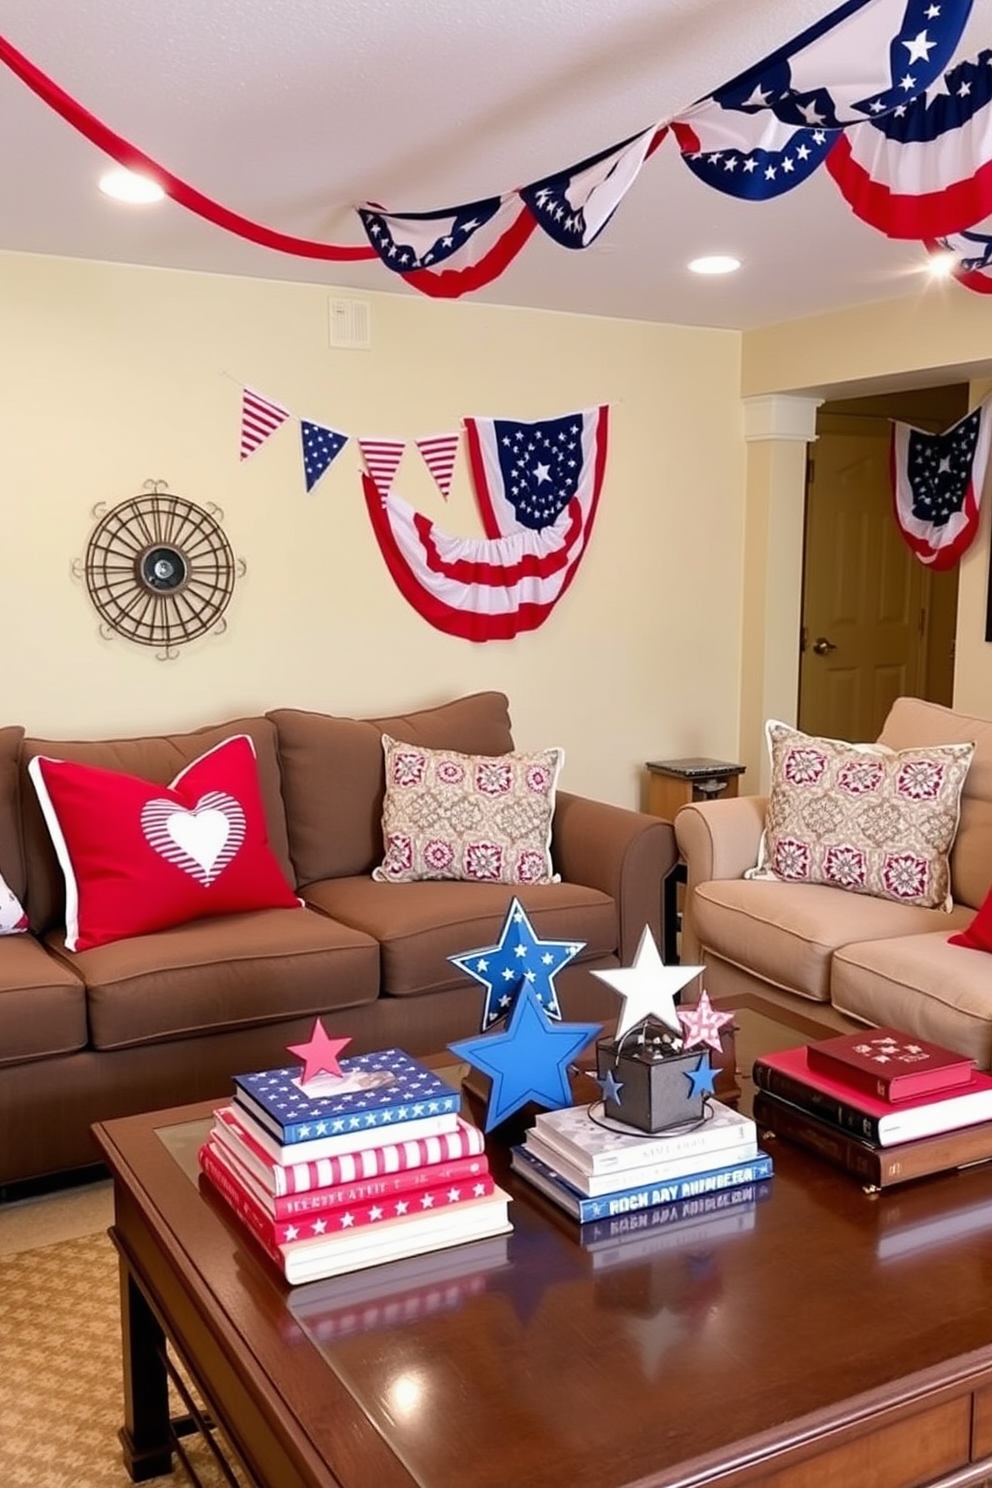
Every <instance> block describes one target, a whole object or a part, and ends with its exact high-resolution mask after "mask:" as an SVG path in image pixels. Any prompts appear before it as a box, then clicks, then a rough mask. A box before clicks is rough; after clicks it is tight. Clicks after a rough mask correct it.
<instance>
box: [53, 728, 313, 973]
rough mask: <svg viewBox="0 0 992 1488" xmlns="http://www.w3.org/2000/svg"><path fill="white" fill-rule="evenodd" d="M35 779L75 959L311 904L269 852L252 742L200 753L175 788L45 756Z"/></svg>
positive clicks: (240, 738)
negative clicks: (258, 912) (212, 919)
mask: <svg viewBox="0 0 992 1488" xmlns="http://www.w3.org/2000/svg"><path fill="white" fill-rule="evenodd" d="M28 773H29V774H30V776H31V779H32V781H33V783H34V787H35V790H36V791H37V793H38V799H39V801H40V803H41V809H42V811H43V813H44V817H45V822H46V824H47V826H48V830H49V833H50V834H51V838H52V842H53V844H54V846H55V851H56V853H57V855H58V859H59V864H60V866H61V868H62V873H63V875H64V877H65V896H66V942H65V943H66V948H67V949H68V950H70V951H85V950H91V949H92V948H93V947H94V946H99V945H106V944H108V943H109V942H110V941H114V940H122V939H124V938H125V937H126V936H132V935H149V934H152V933H153V932H154V931H156V930H165V929H167V928H168V927H169V926H172V925H181V924H184V923H185V922H186V921H187V920H195V919H203V918H205V917H207V916H211V915H225V914H237V913H240V912H242V911H247V910H253V909H290V908H298V907H299V906H300V903H301V901H300V900H299V899H298V898H297V897H296V895H295V894H294V893H293V891H292V889H291V888H290V886H289V885H288V884H287V882H286V878H285V875H284V874H283V871H282V869H281V868H280V866H279V863H278V861H277V859H276V857H275V854H274V853H273V851H272V849H271V847H270V846H269V840H268V835H267V832H266V825H265V809H264V807H263V804H262V794H261V790H260V788H259V783H258V767H257V764H256V760H255V749H254V745H253V744H252V741H251V739H250V738H249V737H248V736H247V735H246V734H236V735H234V736H233V737H232V738H230V739H225V740H224V741H223V742H222V743H220V744H218V745H216V746H215V747H214V748H213V749H210V750H208V751H207V753H206V754H202V755H200V757H199V758H198V759H195V760H194V761H193V762H192V764H189V765H187V766H186V768H185V769H184V770H181V771H180V772H179V774H178V775H177V776H176V778H175V780H173V782H172V784H171V785H165V786H163V785H156V784H154V783H153V782H151V781H148V780H141V779H139V778H138V777H137V776H135V775H124V774H121V773H119V772H118V771H114V770H102V769H99V768H96V767H94V766H92V765H80V764H75V763H73V762H72V761H70V760H59V759H50V758H48V757H47V756H45V755H37V756H36V757H35V758H34V759H33V760H31V762H30V763H29V765H28Z"/></svg>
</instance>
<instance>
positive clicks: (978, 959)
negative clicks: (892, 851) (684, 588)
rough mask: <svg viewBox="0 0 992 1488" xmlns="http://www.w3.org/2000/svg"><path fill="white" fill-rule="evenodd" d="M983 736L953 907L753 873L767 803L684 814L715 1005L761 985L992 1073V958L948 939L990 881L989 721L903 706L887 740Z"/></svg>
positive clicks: (679, 821)
mask: <svg viewBox="0 0 992 1488" xmlns="http://www.w3.org/2000/svg"><path fill="white" fill-rule="evenodd" d="M968 741H974V742H975V745H976V748H975V754H974V758H973V760H972V763H971V767H970V769H969V771H968V775H967V777H966V779H965V784H964V790H963V793H962V798H961V816H960V822H959V826H958V832H957V836H956V838H955V842H954V848H953V852H952V855H951V890H952V895H953V899H954V905H953V908H952V909H951V910H950V912H949V913H945V912H944V911H943V910H939V909H918V908H915V907H912V906H909V905H904V904H896V903H892V902H891V901H889V900H885V899H877V898H869V897H867V896H866V895H863V894H854V893H850V892H847V891H845V890H843V889H838V888H832V887H826V886H822V885H812V884H792V883H780V882H767V881H764V880H754V879H744V878H743V877H742V876H741V875H742V874H743V873H744V871H745V869H747V868H750V867H752V866H753V865H754V864H755V863H756V862H757V860H758V842H759V839H760V837H761V831H762V825H763V822H764V810H765V798H764V797H761V796H742V797H739V798H738V799H736V800H725V801H712V802H705V803H701V804H699V805H691V806H685V807H683V809H682V810H681V811H680V812H679V813H678V816H677V817H676V820H675V832H676V838H677V840H678V844H679V849H680V852H681V854H682V856H683V858H684V859H685V863H686V873H687V884H686V898H685V912H684V915H683V926H682V945H681V960H682V963H683V964H684V965H689V964H692V965H701V966H703V967H705V976H704V977H703V978H702V980H703V984H704V985H705V986H706V988H707V990H708V991H709V993H710V996H711V997H734V996H736V995H739V994H740V993H741V992H746V991H752V992H753V991H760V992H762V993H764V994H766V995H767V996H769V997H771V998H772V999H774V1000H777V1001H784V1002H786V1003H791V1004H792V1005H793V1006H800V1005H801V1004H802V1003H803V1002H806V1003H810V1002H814V1003H817V1004H819V1005H820V1008H819V1012H818V1015H817V1016H818V1017H819V1016H821V1015H823V1016H826V1018H827V1020H828V1021H830V1022H832V1023H834V1024H835V1025H836V1026H837V1027H838V1028H855V1027H859V1026H863V1025H864V1024H865V1023H869V1024H872V1025H874V1026H876V1027H878V1026H882V1025H892V1026H894V1027H896V1028H902V1029H905V1030H906V1031H908V1032H910V1033H914V1034H916V1035H917V1036H918V1037H920V1038H928V1039H932V1040H934V1041H936V1042H937V1043H941V1044H945V1045H947V1046H949V1047H950V1048H952V1049H959V1050H961V1051H962V1052H963V1053H966V1054H970V1055H972V1056H973V1057H974V1058H975V1059H976V1060H977V1061H978V1063H979V1065H980V1066H981V1067H982V1068H985V1069H987V1068H989V1066H990V1065H992V955H989V954H986V953H984V952H982V951H976V950H969V949H966V948H965V947H963V946H954V945H949V944H948V936H949V935H951V934H952V932H953V931H955V930H958V929H960V928H961V927H963V926H965V925H967V924H969V923H970V922H971V920H972V919H974V916H975V911H976V909H978V907H979V906H980V905H981V904H982V902H983V900H984V899H985V896H986V894H987V893H988V892H989V887H990V885H992V722H990V721H988V720H986V719H979V718H971V717H969V716H967V715H966V714H963V713H957V712H954V711H953V710H951V709H949V708H942V707H939V706H937V705H936V704H934V703H926V702H922V701H920V700H919V699H917V698H898V699H897V700H896V702H895V703H894V704H893V706H892V709H891V711H890V713H889V716H888V718H887V719H886V722H885V726H884V728H883V730H882V733H881V734H880V735H879V741H878V742H879V743H882V744H886V745H888V746H889V747H890V748H892V749H907V748H911V747H914V746H918V745H928V746H929V745H935V744H956V743H964V742H968Z"/></svg>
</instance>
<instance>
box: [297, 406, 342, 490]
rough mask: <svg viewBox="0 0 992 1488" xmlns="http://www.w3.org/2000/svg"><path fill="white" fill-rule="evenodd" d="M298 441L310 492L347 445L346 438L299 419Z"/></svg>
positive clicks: (323, 427) (323, 426)
mask: <svg viewBox="0 0 992 1488" xmlns="http://www.w3.org/2000/svg"><path fill="white" fill-rule="evenodd" d="M300 439H301V441H302V447H303V475H304V479H305V480H306V486H307V490H308V491H312V490H313V488H314V486H315V485H316V484H317V482H318V481H319V480H320V477H321V476H322V475H323V474H324V472H325V471H326V469H327V467H328V466H329V465H330V463H331V461H332V460H334V459H335V457H336V456H337V455H339V454H340V453H341V451H342V450H343V449H344V447H345V445H346V444H347V443H348V436H347V434H338V433H336V432H335V430H334V429H328V428H326V427H325V425H323V424H311V423H310V422H308V420H307V419H301V420H300Z"/></svg>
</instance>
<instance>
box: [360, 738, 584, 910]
mask: <svg viewBox="0 0 992 1488" xmlns="http://www.w3.org/2000/svg"><path fill="white" fill-rule="evenodd" d="M382 747H383V751H384V754H385V762H386V794H385V799H384V801H383V807H382V836H383V844H384V852H385V856H384V858H383V861H382V863H381V864H380V866H379V867H378V868H376V869H375V870H374V871H373V874H372V877H373V878H374V879H376V880H377V881H378V882H379V883H410V882H412V881H413V880H414V879H422V878H456V879H465V880H470V881H474V882H478V883H505V884H532V883H558V882H559V876H558V874H556V873H555V872H554V869H553V868H552V864H551V819H552V816H553V815H554V809H555V787H556V785H557V782H558V775H559V772H560V770H561V767H562V763H563V761H564V758H565V755H564V751H563V750H561V749H544V750H542V751H541V752H540V753H539V754H499V755H483V754H457V753H456V752H455V751H454V750H452V749H423V748H421V747H420V746H419V745H416V744H403V743H400V742H399V741H398V740H396V739H391V738H390V737H389V735H388V734H383V736H382Z"/></svg>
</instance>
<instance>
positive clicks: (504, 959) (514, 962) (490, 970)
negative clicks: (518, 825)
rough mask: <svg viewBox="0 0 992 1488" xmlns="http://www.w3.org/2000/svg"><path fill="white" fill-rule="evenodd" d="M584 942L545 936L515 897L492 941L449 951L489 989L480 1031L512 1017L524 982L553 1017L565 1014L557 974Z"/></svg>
mask: <svg viewBox="0 0 992 1488" xmlns="http://www.w3.org/2000/svg"><path fill="white" fill-rule="evenodd" d="M584 945H585V941H584V940H577V941H576V940H541V939H540V938H539V937H538V936H537V935H536V934H535V932H534V927H533V925H532V924H531V922H530V920H529V919H528V918H527V914H526V911H525V910H524V907H523V905H522V904H521V903H520V900H519V899H517V898H516V897H514V898H513V899H511V900H510V907H509V909H508V910H507V912H506V918H505V919H504V921H503V928H502V930H501V931H500V936H499V940H498V941H497V943H496V944H495V945H493V946H483V947H481V948H480V949H479V950H475V951H465V952H464V953H463V954H462V955H461V956H449V957H448V960H449V961H450V962H451V963H452V965H453V966H457V967H458V968H459V969H460V970H461V971H464V972H467V973H468V975H469V976H470V977H473V978H474V979H475V981H477V982H481V984H482V986H483V987H485V989H486V1001H485V1005H484V1007H483V1009H482V1022H481V1024H480V1032H482V1033H485V1032H486V1030H487V1029H488V1028H491V1027H492V1026H493V1024H494V1023H498V1022H499V1020H500V1019H501V1018H507V1017H509V1015H510V1013H511V1012H512V1010H513V1006H514V1004H515V1002H516V1000H517V994H518V992H519V990H520V987H521V985H523V983H525V982H526V983H528V984H529V985H530V986H531V988H532V989H533V991H534V995H535V996H536V998H537V1000H538V1002H539V1003H540V1004H541V1007H542V1008H543V1009H544V1011H545V1012H546V1013H547V1015H548V1017H549V1018H560V1017H561V1007H560V1005H559V1002H558V993H557V991H556V989H555V976H556V974H557V973H558V972H559V971H561V969H562V967H563V966H567V965H568V963H569V961H571V960H572V959H573V958H574V957H575V956H577V955H578V954H579V952H580V951H581V950H582V947H583V946H584Z"/></svg>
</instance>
